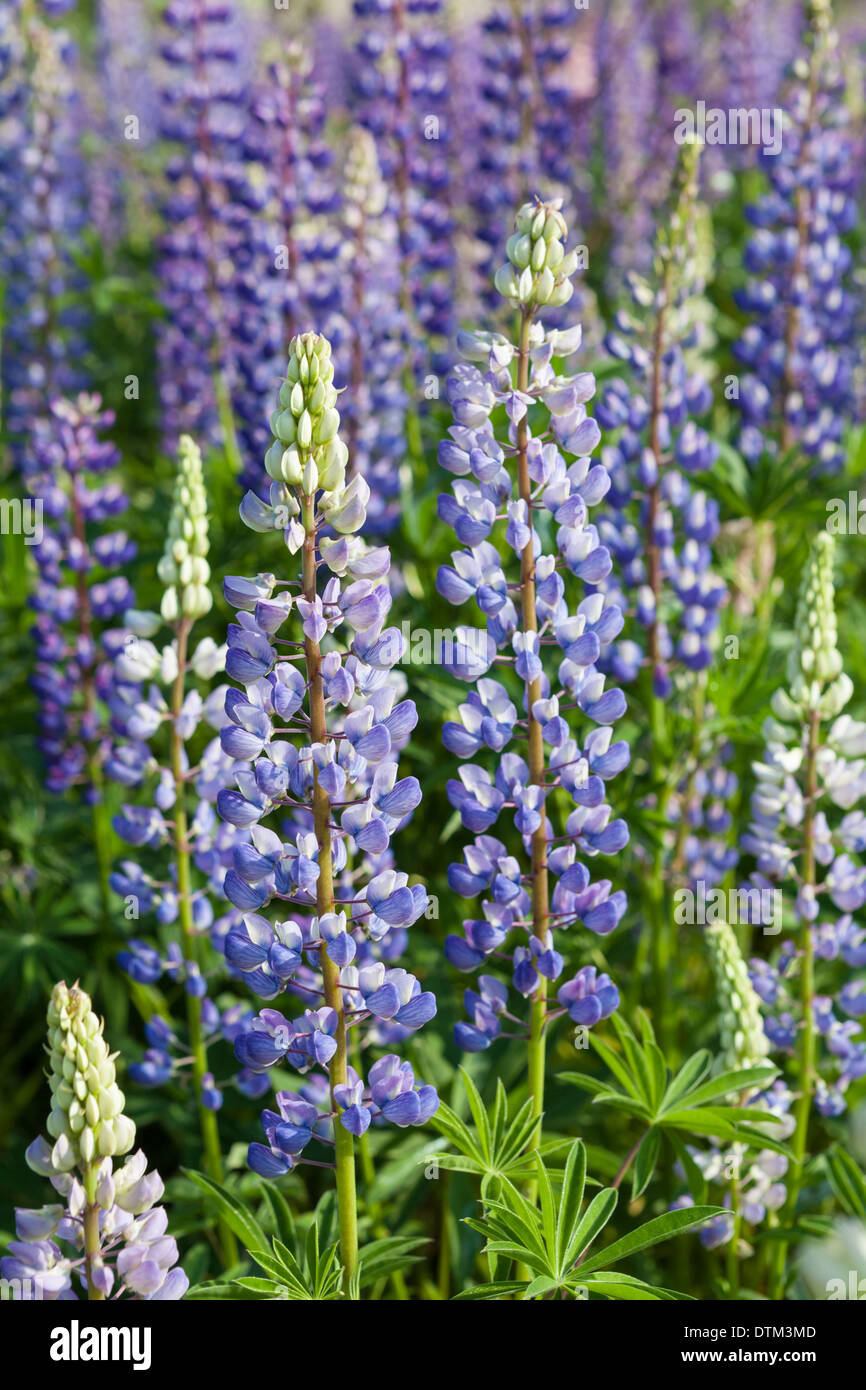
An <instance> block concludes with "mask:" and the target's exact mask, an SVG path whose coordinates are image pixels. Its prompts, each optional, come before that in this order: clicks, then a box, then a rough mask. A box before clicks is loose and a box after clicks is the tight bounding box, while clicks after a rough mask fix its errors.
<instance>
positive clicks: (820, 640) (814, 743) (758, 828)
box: [743, 532, 866, 1298]
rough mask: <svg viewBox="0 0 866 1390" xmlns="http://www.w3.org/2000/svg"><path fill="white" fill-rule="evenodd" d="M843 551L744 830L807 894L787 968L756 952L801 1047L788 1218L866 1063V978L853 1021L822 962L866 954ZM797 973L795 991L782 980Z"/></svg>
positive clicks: (822, 595)
mask: <svg viewBox="0 0 866 1390" xmlns="http://www.w3.org/2000/svg"><path fill="white" fill-rule="evenodd" d="M833 551H834V542H833V537H832V536H831V535H829V534H828V533H827V532H821V533H820V534H819V535H818V536H817V537H816V539H815V542H814V545H813V548H812V552H811V555H810V557H809V560H808V562H807V564H806V568H805V570H804V572H803V578H802V581H801V585H800V593H799V598H798V603H797V614H796V620H795V641H794V647H793V649H792V651H791V653H790V656H789V663H788V684H787V688H782V689H779V690H777V691H776V694H775V695H774V696H773V700H772V711H773V713H772V716H771V717H770V718H768V719H767V720H766V721H765V724H764V737H765V739H766V747H765V751H764V755H763V758H762V760H761V761H760V762H759V763H756V764H755V767H754V771H755V775H756V778H757V786H756V790H755V793H754V795H753V798H752V823H751V825H750V827H749V832H748V834H747V835H746V836H745V837H744V838H743V848H744V850H746V852H747V853H749V854H753V855H754V856H755V859H756V864H757V868H756V871H755V873H754V874H753V875H752V881H753V882H754V883H756V884H757V885H758V886H762V887H763V886H767V885H772V884H776V883H779V884H786V883H787V884H790V885H791V887H792V889H793V890H794V891H795V894H796V896H795V900H794V904H793V916H794V922H795V925H796V927H797V928H798V937H799V940H798V942H797V944H796V947H795V946H794V944H793V943H786V945H785V947H784V948H783V951H782V955H781V958H780V960H779V962H778V966H777V967H776V968H773V967H771V966H769V965H768V964H767V963H766V962H763V963H762V962H757V963H755V965H754V973H753V976H752V981H753V984H754V987H755V988H756V990H757V991H758V993H759V994H760V995H761V997H762V999H764V1001H765V1002H768V1003H770V1004H773V1005H775V1004H776V1003H777V1002H782V1003H783V1004H784V1003H787V1004H788V1006H789V1007H788V1010H787V1011H785V1012H783V1013H782V1014H781V1015H780V1016H779V1017H778V1018H775V1017H772V1016H771V1017H770V1019H769V1020H768V1022H767V1025H766V1029H767V1033H768V1036H769V1038H770V1043H771V1046H772V1047H773V1048H774V1049H781V1050H782V1051H783V1052H789V1053H790V1054H791V1055H792V1057H793V1066H794V1081H795V1086H796V1091H797V1101H796V1106H795V1111H794V1115H795V1128H794V1133H793V1138H792V1140H791V1150H792V1153H793V1162H792V1164H791V1168H790V1173H789V1176H788V1195H787V1200H786V1202H785V1207H784V1210H783V1213H782V1223H783V1225H784V1226H786V1227H790V1226H791V1225H792V1223H793V1220H794V1216H795V1212H796V1207H797V1200H798V1197H799V1193H800V1187H801V1185H802V1181H803V1169H804V1164H805V1161H806V1155H807V1152H808V1144H809V1123H810V1117H811V1114H812V1110H813V1106H815V1107H817V1108H818V1109H819V1111H820V1112H821V1113H822V1114H830V1115H832V1114H837V1113H839V1110H840V1109H844V1100H843V1099H842V1093H843V1091H844V1088H845V1086H846V1085H847V1084H848V1081H849V1080H850V1079H851V1078H852V1077H858V1076H862V1075H863V1074H864V1072H866V1048H864V1045H863V1044H862V1043H859V1044H858V1043H856V1042H855V1041H854V1036H856V1035H857V1034H858V1033H859V1031H860V1028H861V1025H860V1023H859V1019H860V1018H862V1016H863V1015H864V1014H866V988H864V984H863V981H862V979H861V980H859V981H850V982H848V983H846V984H845V986H844V987H843V988H842V990H841V992H840V995H839V1004H840V1006H841V1009H842V1011H843V1013H845V1014H847V1016H848V1018H849V1019H850V1020H851V1021H850V1022H849V1023H847V1024H844V1023H842V1024H840V1023H839V1021H838V1020H837V1019H836V1018H835V1015H834V1013H833V1001H832V999H830V998H828V997H826V996H819V995H818V994H817V993H816V981H815V976H816V961H821V959H822V958H826V959H830V960H832V959H834V958H841V959H843V960H844V961H846V962H847V963H848V964H849V965H852V966H861V967H862V966H863V965H864V964H866V952H864V950H863V944H862V942H863V932H862V931H860V930H858V929H857V928H856V927H855V926H854V924H853V922H852V918H851V913H853V912H856V911H858V910H859V909H860V908H862V907H863V905H864V903H866V868H864V867H863V865H862V864H861V863H860V862H859V859H858V858H857V856H858V855H859V854H860V853H861V852H862V851H863V849H864V846H866V836H864V831H863V814H862V812H860V811H858V810H856V809H853V808H855V807H856V806H857V803H858V802H859V801H860V800H861V799H862V797H863V795H864V792H866V765H864V763H863V761H862V754H863V752H864V751H866V726H864V725H863V724H861V723H859V722H857V721H855V720H853V719H851V718H850V717H849V716H848V715H845V714H843V712H842V711H843V710H844V708H845V706H846V704H847V703H848V701H849V700H850V698H851V695H852V690H853V687H852V683H851V681H850V679H849V677H848V676H847V675H846V674H845V672H844V671H843V669H842V657H841V654H840V652H839V650H838V648H837V645H836V615H835V611H834V586H833ZM836 808H839V809H841V810H842V811H844V812H845V814H844V815H843V816H842V817H841V819H840V818H837V817H836V816H834V815H833V812H834V809H836ZM833 908H835V909H837V911H838V912H839V913H840V914H842V915H841V916H840V917H839V918H838V919H837V920H836V922H835V923H832V922H831V923H819V918H820V917H821V915H822V913H823V912H830V911H832V909H833ZM797 973H799V983H798V988H797V997H796V999H794V998H793V997H792V996H791V994H789V992H788V987H787V985H786V984H784V983H782V982H783V981H784V980H785V979H786V977H788V976H794V977H796V974H797ZM822 1035H823V1036H824V1037H825V1039H826V1045H827V1048H828V1051H829V1054H830V1056H831V1058H833V1059H835V1069H837V1070H838V1073H839V1080H838V1081H837V1082H836V1084H835V1085H832V1086H828V1085H827V1084H826V1083H825V1082H824V1081H823V1080H822V1078H821V1076H820V1073H819V1060H820V1058H819V1040H820V1038H821V1036H822ZM852 1035H854V1036H852ZM786 1250H787V1242H785V1241H784V1240H782V1241H779V1242H778V1248H774V1251H773V1255H772V1261H771V1286H770V1293H771V1297H776V1298H779V1297H781V1296H782V1295H783V1293H784V1281H785V1254H786Z"/></svg>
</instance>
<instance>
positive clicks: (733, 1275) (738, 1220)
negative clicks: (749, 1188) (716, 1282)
mask: <svg viewBox="0 0 866 1390" xmlns="http://www.w3.org/2000/svg"><path fill="white" fill-rule="evenodd" d="M731 1211H732V1212H733V1213H734V1229H733V1232H732V1234H731V1239H730V1240H729V1241H728V1249H727V1252H726V1262H727V1270H728V1298H729V1299H733V1300H736V1299H737V1296H738V1294H739V1292H740V1229H741V1227H742V1224H743V1213H742V1211H741V1209H740V1180H739V1178H738V1177H734V1178H732V1179H731Z"/></svg>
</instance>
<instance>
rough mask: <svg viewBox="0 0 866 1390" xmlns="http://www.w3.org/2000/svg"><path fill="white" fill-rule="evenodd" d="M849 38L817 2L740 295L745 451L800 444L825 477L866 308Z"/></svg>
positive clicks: (837, 459) (759, 453) (835, 455)
mask: <svg viewBox="0 0 866 1390" xmlns="http://www.w3.org/2000/svg"><path fill="white" fill-rule="evenodd" d="M844 88H845V83H844V78H843V74H842V69H841V65H840V61H839V53H838V41H837V38H836V35H835V33H834V31H833V28H832V13H831V10H830V7H829V6H828V5H827V4H825V3H824V0H810V3H809V4H808V6H807V23H806V28H805V32H804V35H803V41H802V50H801V56H800V57H799V58H798V60H797V62H796V63H795V64H794V66H793V69H792V73H791V77H790V80H789V82H788V85H787V87H786V89H785V91H784V92H783V95H782V98H781V101H782V104H783V106H784V109H785V126H784V130H783V131H782V132H781V133H780V137H781V138H780V149H779V150H778V151H777V150H775V149H772V148H771V149H767V150H762V151H761V155H760V159H761V164H762V167H763V169H764V171H765V172H766V175H767V177H768V180H769V189H768V191H767V192H766V193H765V194H764V195H763V196H762V197H761V199H760V200H759V201H758V202H757V203H756V204H755V205H754V206H753V207H751V208H750V209H749V210H748V215H749V220H750V221H751V223H752V224H753V226H754V228H755V230H754V232H753V234H752V236H751V238H750V239H749V241H748V243H747V245H746V249H745V255H744V262H745V269H746V272H747V274H748V276H749V278H748V280H747V282H746V284H745V285H744V286H743V287H742V288H741V289H740V290H738V291H737V293H736V296H735V297H736V300H737V303H738V306H739V307H740V309H741V310H743V312H744V313H745V314H747V315H748V316H749V319H750V322H749V323H748V325H747V326H746V328H745V329H744V331H743V332H742V334H741V335H740V337H739V339H738V341H737V343H736V348H735V350H736V355H737V357H738V359H739V361H740V362H741V363H742V364H743V368H744V372H743V375H742V376H741V377H740V380H739V383H738V392H739V394H738V397H737V399H738V402H739V407H740V411H741V415H742V422H741V426H740V430H739V435H738V444H739V448H740V450H741V452H742V454H743V455H744V457H745V458H746V460H747V461H748V462H749V463H757V462H758V461H759V460H760V459H761V458H762V457H764V456H770V457H775V456H777V455H778V456H780V457H782V456H784V455H786V454H788V453H789V452H790V451H791V450H792V449H793V448H794V447H796V448H797V449H798V450H799V451H800V452H801V453H802V454H805V456H806V457H807V458H808V459H809V460H811V461H812V463H813V468H814V471H815V472H816V473H835V472H838V471H839V469H840V468H841V467H842V466H843V463H844V457H845V453H844V447H843V442H842V435H843V429H844V425H845V421H846V419H848V418H849V417H850V413H851V410H852V407H853V403H854V367H855V364H856V362H857V342H858V333H857V329H858V323H857V318H858V310H857V302H856V299H855V297H854V294H853V291H852V288H851V272H852V269H853V258H852V253H851V250H850V247H849V246H848V245H847V240H846V238H847V237H848V236H849V235H850V233H851V232H852V231H853V230H854V228H855V227H856V223H857V204H856V198H855V196H854V188H855V162H854V158H853V143H852V140H851V137H850V134H849V132H848V130H847V124H848V120H849V116H848V110H847V106H846V102H845V95H844Z"/></svg>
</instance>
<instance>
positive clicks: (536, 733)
mask: <svg viewBox="0 0 866 1390" xmlns="http://www.w3.org/2000/svg"><path fill="white" fill-rule="evenodd" d="M531 323H532V310H531V309H526V308H524V309H523V310H522V312H521V318H520V338H519V346H518V357H517V389H518V391H522V392H524V393H526V392H527V391H528V389H529V330H530V325H531ZM527 442H528V439H527V420H526V416H524V417H523V419H522V420H521V421H520V424H519V425H518V427H517V481H518V488H519V492H520V497H521V500H522V501H524V502H525V503H526V507H527V516H528V524H529V528H530V531H531V530H532V480H531V478H530V476H529V463H528V460H527ZM520 601H521V610H522V618H523V630H524V632H537V631H538V615H537V612H536V606H535V556H534V554H533V549H532V537H531V535H530V539H529V541H528V542H527V544H526V545H525V547H524V549H523V553H522V555H521V557H520ZM541 696H542V688H541V677H540V676H539V677H537V678H536V679H535V680H534V681H532V682H531V683H530V686H529V691H528V699H527V704H528V706H529V709H528V717H529V733H528V741H529V780H530V782H531V783H532V785H533V786H536V787H543V786H544V767H545V764H544V739H543V737H542V731H541V725H540V724H539V723H538V721H537V720H536V719H534V718H533V715H532V707H533V705H534V704H535V701H536V700H540V699H541ZM530 891H531V894H532V934H533V936H535V937H536V938H537V939H538V940H540V941H543V940H544V937H545V935H546V933H547V930H548V924H549V921H550V899H549V884H548V878H547V836H546V833H545V821H544V814H543V813H542V820H541V825H540V826H539V827H538V829H537V830H536V831H535V834H534V835H533V836H532V872H531V890H530ZM546 1018H547V980H546V979H545V978H544V977H543V976H540V977H539V981H538V986H537V988H536V990H535V993H534V994H533V996H532V1003H531V1005H530V1012H529V1057H528V1075H527V1086H528V1092H529V1098H530V1100H531V1101H532V1113H533V1115H534V1116H535V1118H536V1120H537V1122H538V1123H537V1125H536V1127H535V1129H534V1130H533V1132H532V1136H531V1138H530V1140H529V1148H530V1149H533V1148H535V1147H536V1145H537V1144H538V1142H539V1139H540V1136H541V1116H542V1113H543V1111H544V1064H545V1043H546V1034H545V1022H546ZM533 1191H534V1185H533Z"/></svg>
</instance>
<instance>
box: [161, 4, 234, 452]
mask: <svg viewBox="0 0 866 1390" xmlns="http://www.w3.org/2000/svg"><path fill="white" fill-rule="evenodd" d="M163 23H164V28H165V36H164V39H163V42H162V43H161V45H160V57H161V58H162V60H163V65H164V81H163V85H162V88H161V92H160V111H161V118H162V119H161V129H160V135H161V136H162V138H163V139H165V140H167V141H170V142H171V143H172V144H173V145H175V146H176V147H177V151H178V152H177V154H175V155H174V156H173V157H172V158H171V159H170V160H169V162H168V164H167V168H166V175H167V190H166V195H165V198H164V200H163V205H162V212H163V216H164V218H165V220H166V223H167V229H166V231H165V233H164V235H163V237H162V238H161V241H160V247H159V265H158V269H159V287H160V297H161V300H162V303H163V306H164V309H165V319H164V320H163V322H162V323H161V324H160V327H159V337H158V341H157V358H158V366H159V389H160V401H161V405H162V412H163V418H162V425H163V431H164V434H165V437H166V441H167V443H168V445H169V447H170V448H171V449H174V448H175V447H176V444H177V440H178V437H179V436H180V435H181V434H183V433H184V432H189V433H191V434H194V435H195V436H196V438H197V439H200V440H201V441H202V442H204V441H205V440H211V441H216V440H218V439H219V438H220V437H222V438H223V440H224V441H225V442H226V443H227V444H228V445H229V446H231V443H232V432H233V424H232V420H231V383H232V380H233V377H234V349H235V346H236V343H235V339H234V337H233V329H235V330H236V331H238V332H240V330H241V327H242V325H241V322H240V319H241V316H242V315H241V310H242V309H243V310H244V311H245V312H244V315H243V318H244V322H246V321H247V317H246V316H248V315H249V311H250V304H249V300H247V301H243V299H242V300H241V303H240V304H239V303H238V300H237V297H236V291H237V289H238V285H237V283H236V281H235V276H236V274H237V273H239V272H236V269H235V257H234V253H235V251H236V250H238V248H239V244H240V243H242V242H243V238H244V235H245V233H246V232H247V217H248V212H249V206H250V204H251V203H252V204H253V205H255V201H256V193H255V190H254V189H252V188H251V186H250V180H249V178H248V174H247V170H246V167H245V161H244V154H245V148H244V142H245V139H246V136H245V127H246V110H245V101H246V94H245V82H244V78H245V70H244V39H243V28H242V25H241V21H240V18H239V16H238V14H237V12H236V9H235V7H234V6H233V5H232V4H231V3H224V0H169V3H168V4H167V5H166V6H165V8H164V10H163ZM242 270H243V265H242V264H241V266H240V271H242Z"/></svg>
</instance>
